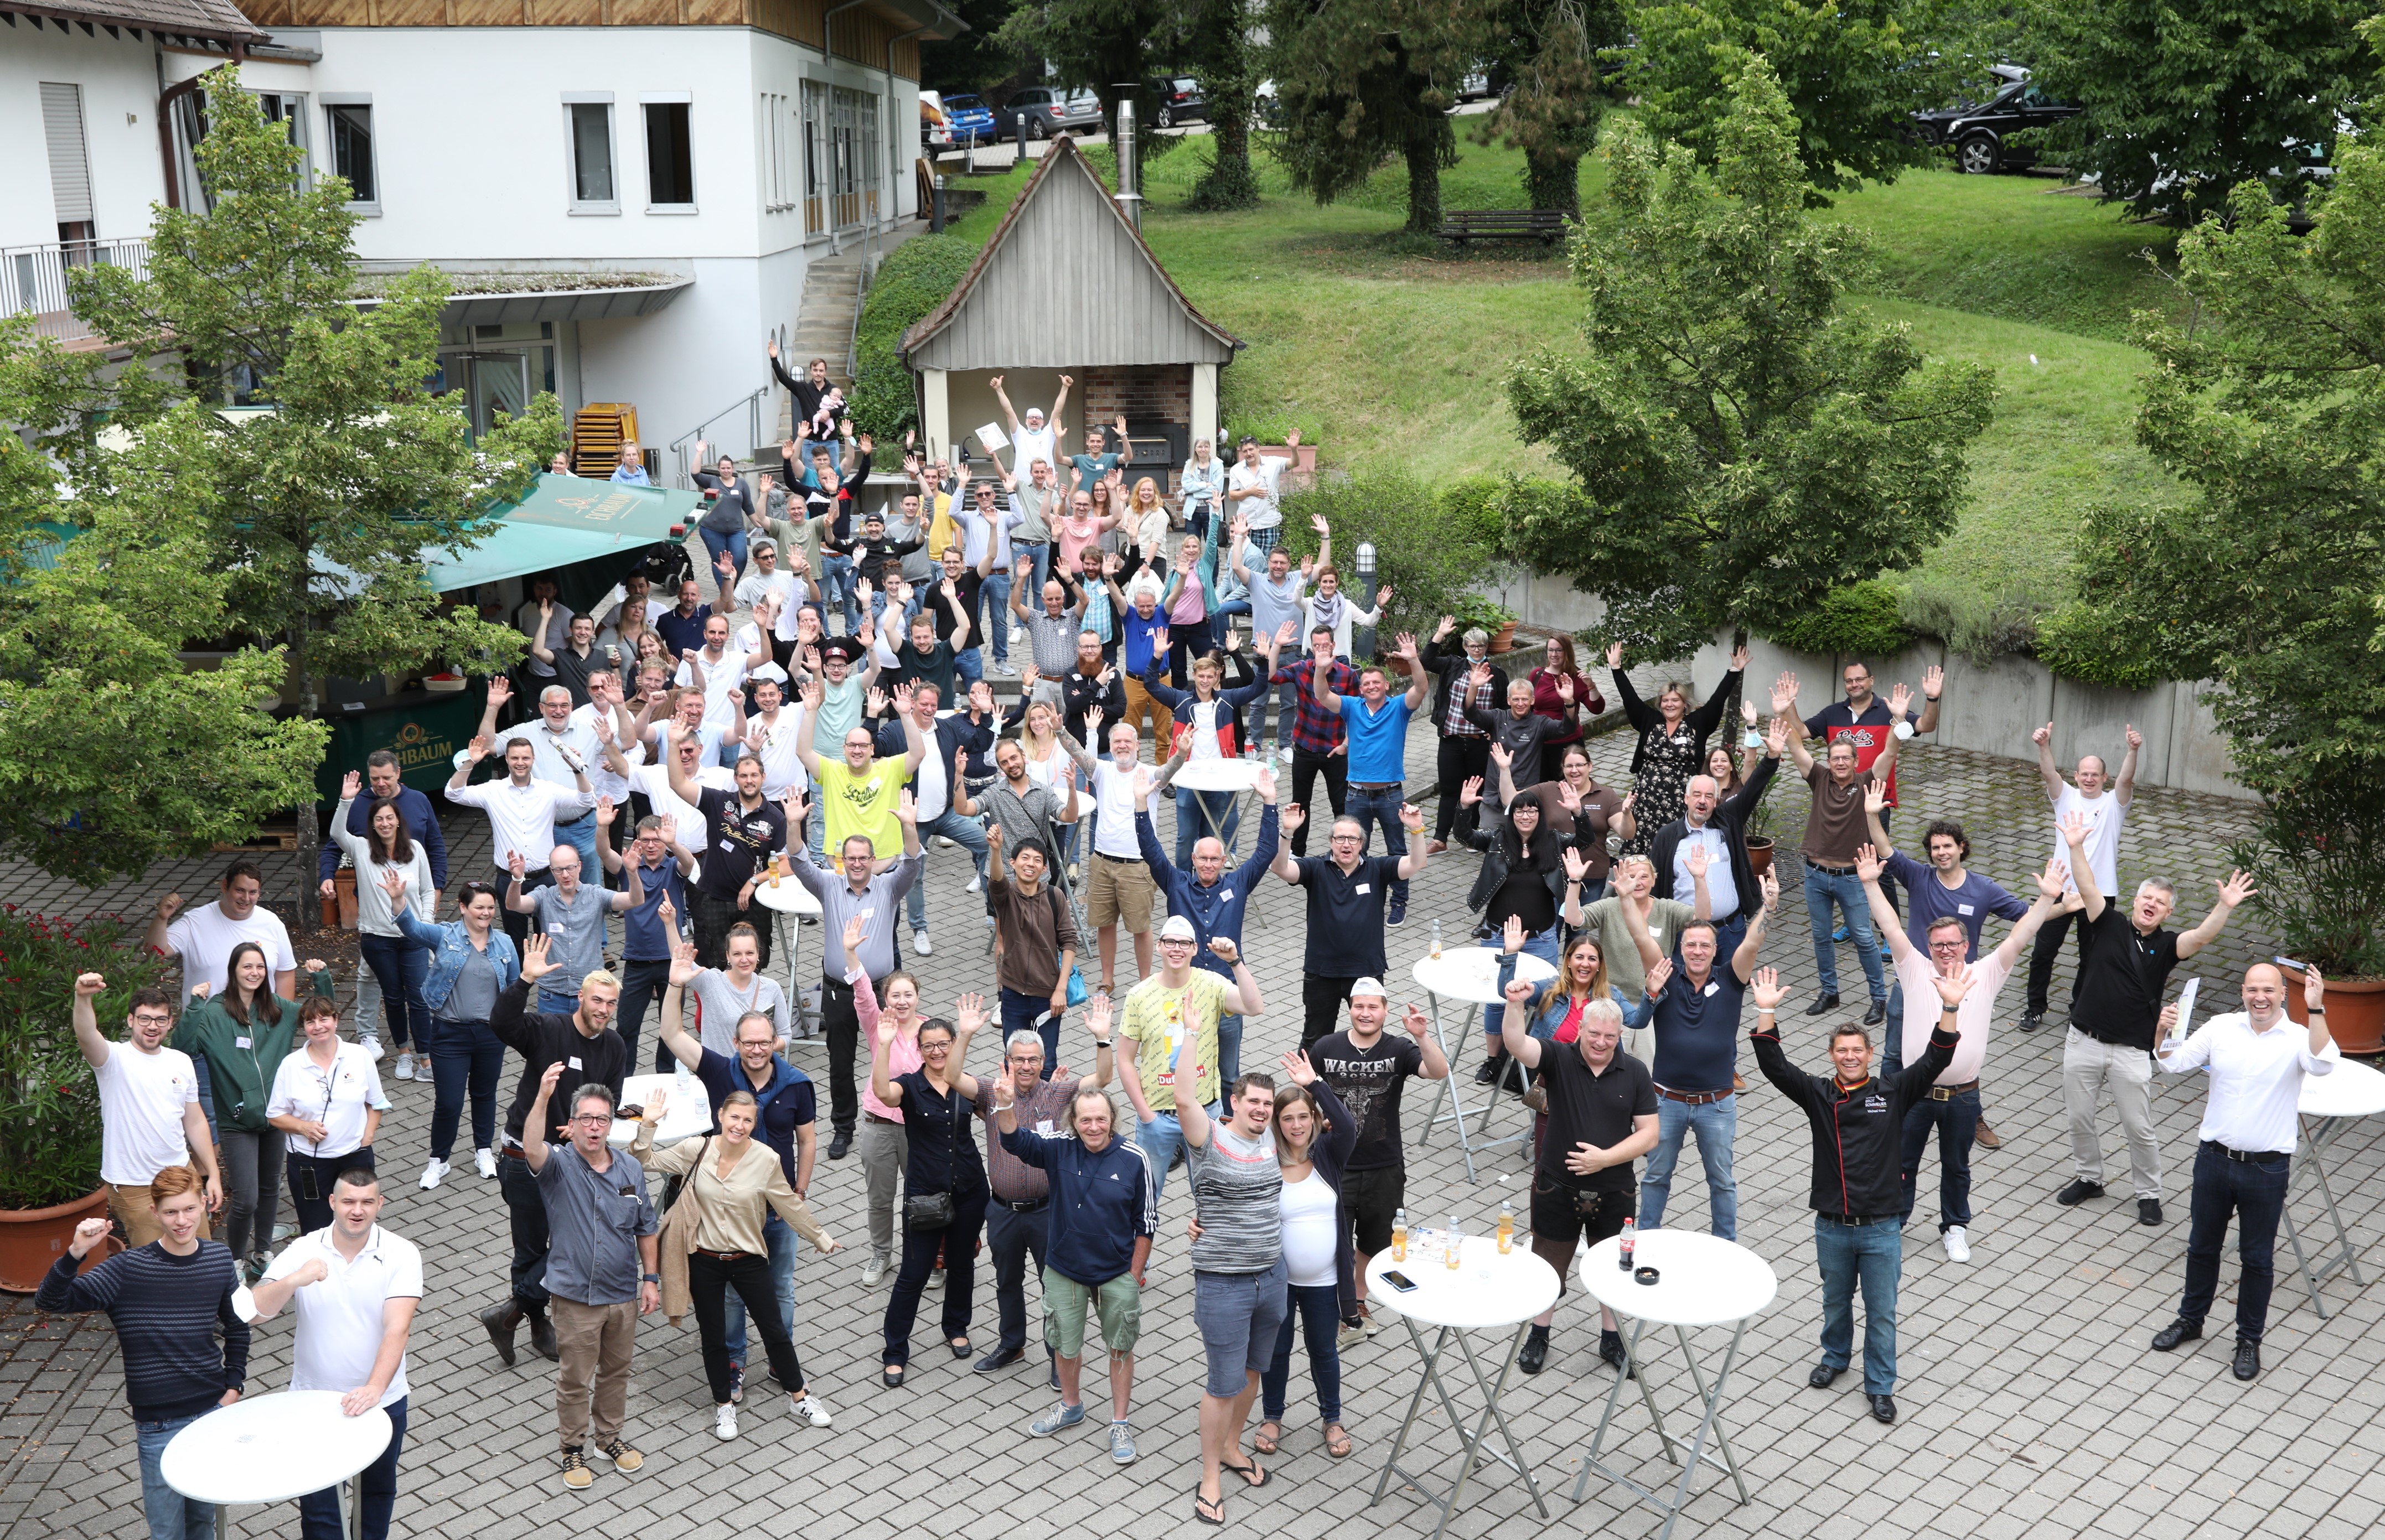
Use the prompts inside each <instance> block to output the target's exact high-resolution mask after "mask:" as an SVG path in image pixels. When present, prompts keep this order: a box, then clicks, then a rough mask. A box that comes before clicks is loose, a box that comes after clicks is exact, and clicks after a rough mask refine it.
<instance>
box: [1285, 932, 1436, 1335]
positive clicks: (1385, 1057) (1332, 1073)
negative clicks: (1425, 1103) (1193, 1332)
mask: <svg viewBox="0 0 2385 1540" xmlns="http://www.w3.org/2000/svg"><path fill="white" fill-rule="evenodd" d="M1391 1009H1392V1002H1391V997H1390V996H1388V995H1386V994H1385V993H1384V992H1383V986H1382V981H1381V980H1380V979H1373V978H1362V979H1360V980H1358V981H1357V982H1356V983H1355V984H1353V985H1352V986H1350V1028H1349V1030H1348V1031H1346V1032H1329V1033H1327V1034H1326V1035H1325V1036H1324V1037H1319V1038H1318V1039H1317V1042H1316V1045H1315V1046H1314V1047H1312V1048H1311V1049H1309V1050H1308V1062H1310V1063H1312V1064H1315V1065H1316V1066H1317V1076H1318V1078H1320V1079H1322V1080H1323V1081H1324V1082H1325V1083H1326V1084H1327V1085H1328V1086H1330V1087H1333V1094H1334V1095H1335V1096H1338V1097H1340V1098H1341V1099H1342V1106H1344V1107H1347V1108H1348V1109H1350V1118H1351V1121H1352V1122H1354V1123H1355V1124H1357V1125H1358V1138H1357V1142H1356V1143H1355V1145H1353V1146H1352V1147H1351V1149H1350V1158H1349V1159H1348V1160H1347V1161H1343V1162H1342V1213H1343V1214H1344V1215H1346V1216H1347V1223H1349V1225H1350V1226H1351V1229H1352V1231H1353V1233H1354V1239H1355V1242H1356V1245H1357V1259H1356V1266H1357V1275H1358V1309H1359V1311H1360V1312H1361V1313H1362V1314H1364V1313H1365V1312H1366V1309H1367V1260H1368V1259H1369V1258H1371V1257H1373V1256H1374V1254H1375V1253H1376V1252H1378V1251H1380V1250H1382V1249H1383V1248H1385V1247H1387V1246H1389V1245H1391V1244H1392V1215H1394V1214H1396V1213H1398V1212H1399V1211H1400V1209H1401V1207H1402V1205H1404V1204H1405V1202H1406V1201H1407V1181H1408V1174H1407V1168H1406V1166H1405V1164H1404V1163H1403V1162H1402V1160H1401V1157H1400V1149H1401V1145H1400V1092H1401V1090H1402V1089H1403V1088H1404V1087H1405V1085H1406V1083H1407V1080H1408V1077H1409V1076H1410V1075H1421V1076H1423V1077H1424V1078H1425V1079H1427V1080H1446V1079H1448V1078H1449V1061H1448V1060H1447V1059H1446V1058H1444V1057H1442V1051H1441V1045H1440V1044H1438V1043H1436V1042H1434V1041H1433V1039H1432V1031H1431V1023H1430V1021H1429V1020H1428V1019H1427V1018H1426V1016H1425V1013H1424V1012H1423V1011H1422V1010H1421V1009H1420V1008H1418V1007H1417V1006H1414V1005H1411V1006H1409V1007H1408V1010H1407V1018H1406V1021H1405V1025H1406V1027H1407V1031H1408V1035H1407V1037H1405V1039H1402V1038H1394V1037H1385V1036H1384V1035H1383V1025H1384V1023H1385V1020H1386V1018H1388V1017H1389V1016H1390V1014H1391ZM1371 1328H1372V1323H1371V1321H1369V1322H1368V1323H1367V1324H1366V1325H1364V1326H1360V1327H1355V1328H1354V1327H1352V1326H1350V1325H1349V1324H1347V1323H1345V1324H1344V1325H1343V1326H1342V1347H1345V1348H1346V1347H1351V1346H1352V1345H1353V1332H1354V1331H1355V1332H1356V1334H1357V1335H1360V1336H1363V1335H1365V1334H1366V1332H1367V1331H1368V1330H1371Z"/></svg>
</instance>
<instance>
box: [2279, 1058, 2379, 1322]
mask: <svg viewBox="0 0 2385 1540" xmlns="http://www.w3.org/2000/svg"><path fill="white" fill-rule="evenodd" d="M2288 1025H2289V1027H2290V1028H2291V1029H2292V1030H2295V1031H2301V1030H2304V1029H2303V1028H2302V1027H2300V1026H2298V1025H2294V1024H2291V1023H2289V1024H2288ZM2326 1057H2328V1058H2329V1059H2332V1060H2334V1061H2335V1073H2334V1074H2311V1075H2304V1077H2303V1094H2302V1099H2301V1101H2300V1103H2299V1105H2297V1106H2296V1108H2295V1112H2296V1113H2297V1114H2298V1115H2299V1117H2300V1121H2301V1124H2302V1134H2303V1156H2302V1159H2300V1160H2298V1161H2295V1162H2294V1168H2293V1173H2292V1175H2291V1177H2290V1178H2289V1181H2288V1186H2287V1189H2286V1192H2287V1198H2288V1201H2287V1204H2286V1208H2285V1211H2284V1212H2283V1213H2282V1214H2280V1215H2279V1220H2280V1222H2281V1223H2282V1225H2283V1227H2284V1229H2285V1232H2286V1244H2287V1245H2288V1246H2290V1247H2291V1248H2293V1253H2294V1265H2295V1267H2297V1268H2299V1269H2300V1270H2301V1271H2302V1275H2303V1286H2304V1287H2305V1288H2307V1289H2309V1290H2310V1298H2311V1309H2313V1310H2316V1311H2317V1312H2318V1315H2319V1319H2320V1320H2322V1321H2324V1320H2326V1319H2327V1301H2326V1300H2324V1299H2322V1298H2319V1292H2318V1286H2319V1285H2321V1284H2323V1283H2325V1282H2326V1281H2327V1279H2328V1276H2329V1274H2330V1273H2334V1272H2335V1271H2336V1270H2337V1269H2338V1268H2341V1269H2342V1270H2343V1271H2344V1272H2345V1273H2349V1274H2351V1276H2352V1286H2353V1287H2354V1288H2366V1287H2367V1286H2368V1285H2367V1282H2366V1280H2365V1279H2364V1278H2362V1277H2361V1276H2360V1257H2359V1252H2358V1248H2355V1247H2354V1245H2353V1244H2352V1232H2351V1231H2350V1230H2349V1229H2348V1228H2346V1227H2345V1225H2344V1223H2343V1215H2342V1214H2341V1213H2339V1212H2338V1211H2336V1207H2335V1189H2334V1187H2333V1186H2332V1185H2331V1184H2330V1183H2329V1181H2328V1176H2327V1147H2328V1146H2329V1145H2330V1144H2333V1143H2334V1142H2335V1141H2336V1140H2337V1139H2339V1138H2341V1137H2342V1136H2343V1133H2344V1131H2345V1130H2346V1129H2348V1128H2350V1127H2351V1126H2352V1124H2353V1123H2354V1121H2355V1120H2357V1119H2360V1118H2365V1117H2373V1116H2375V1115H2376V1114H2378V1113H2379V1112H2385V1074H2379V1073H2378V1072H2377V1071H2375V1070H2373V1069H2370V1068H2369V1067H2368V1066H2367V1065H2366V1064H2363V1063H2360V1062H2357V1061H2355V1060H2351V1059H2346V1058H2344V1057H2343V1054H2342V1051H2341V1049H2337V1048H2336V1047H2335V1046H2334V1045H2333V1044H2329V1046H2328V1050H2327V1054H2326ZM2305 1170H2307V1171H2308V1172H2309V1173H2310V1174H2311V1178H2312V1179H2313V1180H2314V1181H2316V1182H2317V1184H2318V1196H2319V1201H2320V1203H2321V1204H2322V1205H2324V1206H2325V1208H2326V1210H2327V1221H2328V1223H2329V1225H2330V1226H2332V1227H2333V1228H2334V1231H2335V1238H2334V1239H2333V1240H2331V1241H2329V1242H2328V1244H2327V1246H2326V1248H2324V1249H2322V1250H2321V1251H2319V1253H2318V1254H2317V1255H2316V1257H2314V1256H2311V1255H2310V1254H2308V1253H2307V1252H2305V1251H2304V1248H2303V1238H2302V1233H2301V1231H2300V1230H2298V1229H2297V1228H2295V1225H2294V1209H2293V1203H2292V1201H2291V1199H2292V1195H2293V1184H2295V1183H2299V1182H2300V1181H2301V1180H2302V1177H2303V1173H2304V1171H2305Z"/></svg>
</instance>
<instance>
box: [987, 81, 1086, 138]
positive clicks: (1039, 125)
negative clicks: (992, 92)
mask: <svg viewBox="0 0 2385 1540" xmlns="http://www.w3.org/2000/svg"><path fill="white" fill-rule="evenodd" d="M1020 113H1025V114H1026V115H1027V131H1028V133H1029V134H1030V136H1032V137H1034V138H1036V139H1049V138H1051V137H1052V136H1053V135H1054V134H1055V133H1099V132H1101V131H1102V99H1101V98H1100V97H1098V96H1096V95H1094V94H1093V93H1092V92H1090V91H1063V90H1061V89H1060V88H1058V87H1057V86H1030V87H1029V88H1028V89H1027V90H1025V91H1021V92H1017V93H1013V94H1012V96H1011V98H1010V100H1009V101H1007V102H1005V103H1004V104H1003V105H1002V127H1003V129H1004V130H1005V132H1007V131H1015V130H1017V128H1018V115H1019V114H1020Z"/></svg>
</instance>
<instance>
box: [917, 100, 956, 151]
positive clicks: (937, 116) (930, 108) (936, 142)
mask: <svg viewBox="0 0 2385 1540" xmlns="http://www.w3.org/2000/svg"><path fill="white" fill-rule="evenodd" d="M952 147H953V121H952V119H951V118H949V117H947V116H946V115H945V113H944V99H943V97H942V96H941V95H939V94H938V93H935V92H932V91H923V92H921V93H919V148H921V149H923V150H925V151H927V152H928V153H929V154H930V155H934V154H935V153H936V152H937V151H939V150H949V149H951V148H952Z"/></svg>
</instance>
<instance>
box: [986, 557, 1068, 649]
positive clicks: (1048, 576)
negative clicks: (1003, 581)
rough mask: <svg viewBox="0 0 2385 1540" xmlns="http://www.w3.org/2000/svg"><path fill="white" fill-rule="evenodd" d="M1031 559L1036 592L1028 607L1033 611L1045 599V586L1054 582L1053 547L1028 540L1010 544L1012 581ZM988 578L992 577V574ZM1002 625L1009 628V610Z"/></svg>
mask: <svg viewBox="0 0 2385 1540" xmlns="http://www.w3.org/2000/svg"><path fill="white" fill-rule="evenodd" d="M1030 559H1031V560H1033V562H1034V563H1035V591H1034V592H1033V593H1030V594H1029V595H1028V596H1027V598H1028V605H1027V607H1028V608H1029V609H1030V610H1031V609H1034V608H1035V607H1036V604H1037V602H1039V601H1040V600H1042V598H1043V585H1044V584H1046V583H1048V582H1050V581H1051V580H1052V547H1051V546H1050V545H1048V544H1045V543H1043V542H1041V541H1038V542H1035V543H1032V544H1030V543H1029V542H1028V541H1026V540H1012V541H1011V542H1010V566H1011V580H1013V581H1016V580H1017V578H1018V564H1019V563H1020V562H1022V561H1026V560H1030ZM988 576H989V577H991V576H992V574H988ZM1002 624H1003V627H1004V628H1005V630H1006V629H1008V628H1009V626H1010V617H1009V612H1008V611H1007V610H1005V612H1004V614H1003V621H1002Z"/></svg>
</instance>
